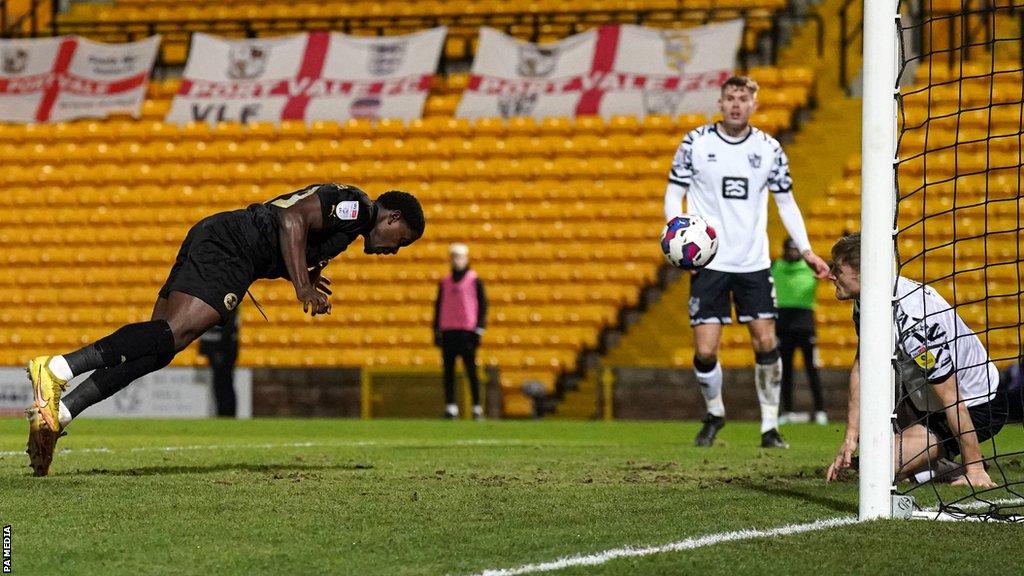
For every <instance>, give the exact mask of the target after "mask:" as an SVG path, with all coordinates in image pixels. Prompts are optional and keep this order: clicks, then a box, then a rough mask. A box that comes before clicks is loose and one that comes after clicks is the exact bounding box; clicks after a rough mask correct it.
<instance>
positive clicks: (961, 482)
mask: <svg viewBox="0 0 1024 576" xmlns="http://www.w3.org/2000/svg"><path fill="white" fill-rule="evenodd" d="M951 484H952V485H953V486H971V487H972V488H974V489H978V488H995V487H996V483H995V482H993V481H992V478H990V477H989V475H988V472H986V471H985V467H984V466H983V465H981V464H968V465H967V472H966V473H965V474H964V475H963V476H961V477H959V478H957V479H956V480H953V482H951Z"/></svg>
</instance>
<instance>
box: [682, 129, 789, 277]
mask: <svg viewBox="0 0 1024 576" xmlns="http://www.w3.org/2000/svg"><path fill="white" fill-rule="evenodd" d="M668 180H669V182H671V183H673V184H677V185H679V186H683V187H685V188H687V192H686V201H687V208H686V210H685V211H686V212H688V213H691V214H700V215H701V216H703V217H704V218H705V219H706V220H707V221H708V223H710V224H711V226H712V227H713V228H714V229H715V232H717V233H718V238H719V243H718V254H717V255H716V256H715V259H714V260H712V261H711V264H708V266H707V267H708V269H710V270H718V271H720V272H756V271H758V270H764V269H766V268H768V267H769V266H770V265H771V260H770V259H769V256H768V192H773V193H776V194H789V193H791V192H792V189H793V179H792V178H791V177H790V174H789V159H788V158H787V157H786V153H785V152H783V151H782V145H781V144H779V142H778V141H777V140H776V139H775V138H772V137H771V136H769V135H768V134H765V133H764V132H762V131H761V130H759V129H757V128H754V127H751V128H750V132H749V133H748V134H747V136H746V138H742V139H739V140H733V139H731V138H729V136H728V135H727V134H724V133H723V132H720V131H719V129H718V127H717V126H716V125H715V124H714V123H712V124H706V125H704V126H701V127H699V128H695V129H693V130H691V131H690V132H689V133H688V134H687V135H686V137H685V138H683V142H682V143H681V144H680V145H679V149H678V150H676V155H675V157H674V158H673V159H672V170H671V172H670V173H669V178H668Z"/></svg>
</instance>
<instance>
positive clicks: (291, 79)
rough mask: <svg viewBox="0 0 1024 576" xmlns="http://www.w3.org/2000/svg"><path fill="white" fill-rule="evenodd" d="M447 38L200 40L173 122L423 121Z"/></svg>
mask: <svg viewBox="0 0 1024 576" xmlns="http://www.w3.org/2000/svg"><path fill="white" fill-rule="evenodd" d="M446 32H447V29H446V28H444V27H440V28H433V29H430V30H424V31H421V32H416V33H414V34H407V35H404V36H381V37H365V36H348V35H345V34H338V33H328V32H310V33H306V34H296V35H291V36H282V37H277V38H260V39H253V40H226V39H223V38H218V37H216V36H210V35H208V34H200V33H196V34H193V35H192V47H191V50H190V52H189V58H188V63H187V64H186V66H185V74H184V78H183V79H182V82H181V88H180V89H179V90H178V94H177V95H176V96H175V98H174V102H173V103H172V105H171V110H170V112H169V113H168V114H167V121H168V122H172V123H175V124H187V123H189V122H208V123H211V124H216V123H217V122H242V123H246V122H275V123H277V122H280V121H282V120H297V121H304V122H313V121H316V120H336V121H344V120H347V119H349V118H371V119H375V118H402V119H412V118H420V117H421V116H422V115H423V105H424V103H425V102H426V99H427V93H428V92H429V90H430V82H431V80H432V79H433V76H434V72H435V71H436V70H437V64H438V60H439V59H440V57H441V48H442V46H443V45H444V38H445V34H446Z"/></svg>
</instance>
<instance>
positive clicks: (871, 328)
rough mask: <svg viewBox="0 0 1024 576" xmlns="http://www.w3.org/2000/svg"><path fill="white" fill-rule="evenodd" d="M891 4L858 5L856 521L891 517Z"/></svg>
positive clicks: (873, 0)
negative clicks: (860, 92) (860, 51)
mask: <svg viewBox="0 0 1024 576" xmlns="http://www.w3.org/2000/svg"><path fill="white" fill-rule="evenodd" d="M897 10H898V2H897V1H896V0H864V60H863V62H864V73H863V80H864V99H863V105H862V106H863V107H862V120H861V122H862V127H861V158H862V160H861V294H860V350H859V353H860V518H861V519H862V520H867V519H871V518H888V517H891V516H892V494H893V463H892V437H893V433H892V414H893V403H894V398H895V388H894V384H895V374H894V370H893V364H892V357H893V353H894V350H895V340H894V335H893V321H892V299H893V286H894V283H895V253H894V247H893V246H894V244H893V233H894V227H895V213H896V205H895V203H896V180H895V166H894V162H895V160H896V98H895V95H894V92H895V90H896V73H897V58H899V46H898V37H897V34H896V17H897Z"/></svg>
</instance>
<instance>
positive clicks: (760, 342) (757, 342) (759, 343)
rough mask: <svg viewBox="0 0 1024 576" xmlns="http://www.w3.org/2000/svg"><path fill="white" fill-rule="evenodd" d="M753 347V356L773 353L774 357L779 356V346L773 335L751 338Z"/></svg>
mask: <svg viewBox="0 0 1024 576" xmlns="http://www.w3.org/2000/svg"><path fill="white" fill-rule="evenodd" d="M751 341H752V343H753V345H754V354H769V353H772V352H773V351H774V353H775V355H776V357H777V356H778V354H779V344H778V341H777V340H776V339H775V334H771V333H769V334H764V335H760V336H755V337H753V338H751Z"/></svg>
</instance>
